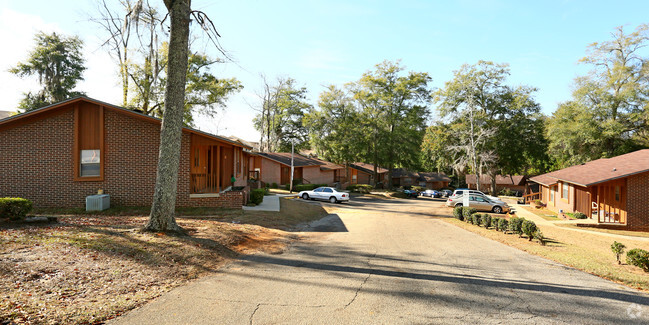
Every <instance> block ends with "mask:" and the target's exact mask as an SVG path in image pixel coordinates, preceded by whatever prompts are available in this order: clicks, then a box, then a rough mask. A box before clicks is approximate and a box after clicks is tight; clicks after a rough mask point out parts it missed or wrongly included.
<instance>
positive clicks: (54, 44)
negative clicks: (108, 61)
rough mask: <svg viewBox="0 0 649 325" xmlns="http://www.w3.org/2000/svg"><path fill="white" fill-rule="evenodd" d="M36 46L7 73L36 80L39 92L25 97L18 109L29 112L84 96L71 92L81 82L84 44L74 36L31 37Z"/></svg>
mask: <svg viewBox="0 0 649 325" xmlns="http://www.w3.org/2000/svg"><path fill="white" fill-rule="evenodd" d="M34 41H35V42H36V46H35V47H34V49H33V50H32V51H31V52H30V53H29V58H28V59H27V60H26V61H25V62H20V63H18V65H17V66H16V67H14V68H11V69H9V71H10V72H11V73H13V74H15V75H17V76H19V77H30V76H34V75H36V76H38V82H39V84H40V85H41V87H42V89H41V90H39V91H38V92H35V93H32V92H28V93H25V98H23V99H22V100H21V102H20V104H19V105H18V107H19V108H21V109H24V110H25V111H30V110H33V109H37V108H40V107H43V106H47V105H49V104H52V103H56V102H59V101H62V100H65V99H68V98H71V97H75V96H79V95H83V93H82V92H78V91H74V88H75V87H76V85H77V82H78V81H79V80H83V76H82V75H83V71H85V70H86V67H85V66H84V63H85V60H84V59H83V56H82V54H81V49H82V48H83V42H82V41H81V40H80V39H79V38H78V37H76V36H74V37H66V36H61V35H59V34H56V33H52V34H45V33H43V32H39V33H37V34H36V36H34Z"/></svg>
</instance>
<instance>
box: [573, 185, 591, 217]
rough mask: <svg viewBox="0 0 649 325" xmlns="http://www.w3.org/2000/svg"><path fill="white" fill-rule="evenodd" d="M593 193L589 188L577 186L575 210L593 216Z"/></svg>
mask: <svg viewBox="0 0 649 325" xmlns="http://www.w3.org/2000/svg"><path fill="white" fill-rule="evenodd" d="M591 202H592V201H591V195H590V193H589V191H588V188H586V187H581V186H575V212H576V211H579V212H581V213H584V214H585V215H587V216H588V217H590V216H591V208H592V207H591V204H592V203H591Z"/></svg>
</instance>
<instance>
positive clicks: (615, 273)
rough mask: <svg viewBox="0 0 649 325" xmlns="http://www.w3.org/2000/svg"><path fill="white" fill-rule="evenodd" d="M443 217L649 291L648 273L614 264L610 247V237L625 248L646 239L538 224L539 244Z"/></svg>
mask: <svg viewBox="0 0 649 325" xmlns="http://www.w3.org/2000/svg"><path fill="white" fill-rule="evenodd" d="M443 220H444V221H446V222H449V223H451V224H454V225H456V226H458V227H460V228H463V229H466V230H468V231H471V232H474V233H477V234H479V235H481V236H483V237H486V238H490V239H493V240H495V241H499V242H501V243H503V244H506V245H509V246H512V247H515V248H518V249H521V250H524V251H526V252H528V253H531V254H534V255H538V256H542V257H545V258H547V259H550V260H553V261H556V262H559V263H561V264H565V265H568V266H571V267H574V268H576V269H579V270H582V271H585V272H588V273H591V274H594V275H597V276H600V277H602V278H605V279H608V280H611V281H614V282H617V283H620V284H624V285H627V286H629V287H632V288H636V289H640V290H645V291H649V273H646V272H643V271H642V270H641V269H640V268H637V267H635V266H631V265H627V264H625V263H623V264H622V265H618V264H617V261H616V259H615V254H613V252H612V251H611V244H612V243H613V241H618V242H621V243H623V244H624V245H626V247H627V250H629V249H632V248H641V249H644V250H649V243H647V242H643V241H637V240H631V239H619V238H611V237H606V236H603V235H599V234H597V233H583V232H578V231H573V230H569V229H565V228H562V227H551V226H540V227H539V228H540V229H541V231H542V232H543V235H544V236H545V237H546V238H547V240H548V242H547V245H546V246H541V245H540V244H539V243H538V242H537V241H536V240H533V241H528V240H527V238H526V237H525V236H524V235H523V238H519V236H518V235H513V234H504V233H502V232H500V231H495V230H494V229H492V228H490V229H485V228H484V227H478V226H474V225H471V224H468V223H466V222H464V221H460V220H457V219H454V218H443ZM624 256H625V255H624ZM624 256H623V257H622V260H623V261H624V260H625V257H624Z"/></svg>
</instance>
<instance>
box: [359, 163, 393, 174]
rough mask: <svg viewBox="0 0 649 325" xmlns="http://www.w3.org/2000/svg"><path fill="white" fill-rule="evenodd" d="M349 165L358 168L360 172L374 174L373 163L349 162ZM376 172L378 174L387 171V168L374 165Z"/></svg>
mask: <svg viewBox="0 0 649 325" xmlns="http://www.w3.org/2000/svg"><path fill="white" fill-rule="evenodd" d="M349 167H351V168H354V169H358V170H360V171H362V172H365V173H368V174H374V165H373V164H366V163H362V162H355V163H351V164H349ZM376 172H377V173H379V174H383V173H387V172H388V170H387V169H385V168H382V167H376Z"/></svg>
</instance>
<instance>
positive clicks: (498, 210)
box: [493, 206, 503, 213]
mask: <svg viewBox="0 0 649 325" xmlns="http://www.w3.org/2000/svg"><path fill="white" fill-rule="evenodd" d="M493 212H494V213H502V212H503V208H501V207H499V206H495V207H494V208H493Z"/></svg>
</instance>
